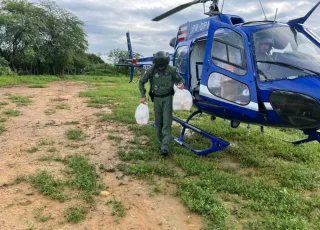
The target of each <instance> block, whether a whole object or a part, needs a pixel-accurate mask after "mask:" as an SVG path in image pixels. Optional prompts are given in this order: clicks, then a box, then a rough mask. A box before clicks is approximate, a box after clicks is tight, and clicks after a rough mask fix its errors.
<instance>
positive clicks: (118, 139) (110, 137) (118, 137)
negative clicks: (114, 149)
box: [108, 134, 123, 141]
mask: <svg viewBox="0 0 320 230" xmlns="http://www.w3.org/2000/svg"><path fill="white" fill-rule="evenodd" d="M108 139H109V140H113V141H122V140H123V138H122V137H120V136H116V135H112V134H109V135H108Z"/></svg>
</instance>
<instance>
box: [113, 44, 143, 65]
mask: <svg viewBox="0 0 320 230" xmlns="http://www.w3.org/2000/svg"><path fill="white" fill-rule="evenodd" d="M133 57H134V58H141V57H142V55H141V54H139V53H135V52H133ZM127 59H129V52H128V51H126V50H121V49H119V48H117V49H113V50H111V51H110V52H109V53H108V60H109V61H111V62H112V63H123V62H124V61H125V60H127Z"/></svg>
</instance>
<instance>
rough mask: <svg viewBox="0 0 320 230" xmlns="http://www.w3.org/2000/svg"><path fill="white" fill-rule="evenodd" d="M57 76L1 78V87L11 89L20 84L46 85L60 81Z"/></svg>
mask: <svg viewBox="0 0 320 230" xmlns="http://www.w3.org/2000/svg"><path fill="white" fill-rule="evenodd" d="M59 80H60V78H58V77H55V76H14V77H11V76H0V87H9V86H14V85H19V84H44V83H47V82H53V81H59Z"/></svg>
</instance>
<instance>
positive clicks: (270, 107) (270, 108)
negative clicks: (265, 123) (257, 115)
mask: <svg viewBox="0 0 320 230" xmlns="http://www.w3.org/2000/svg"><path fill="white" fill-rule="evenodd" d="M264 106H265V107H266V109H267V110H273V108H272V105H271V104H270V103H269V102H264Z"/></svg>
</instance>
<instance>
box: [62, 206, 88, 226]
mask: <svg viewBox="0 0 320 230" xmlns="http://www.w3.org/2000/svg"><path fill="white" fill-rule="evenodd" d="M65 215H66V218H67V221H68V222H70V223H73V224H76V223H79V222H81V221H83V220H85V218H86V210H85V209H84V208H83V207H82V206H81V205H74V206H71V207H69V208H68V209H67V210H66V211H65Z"/></svg>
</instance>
